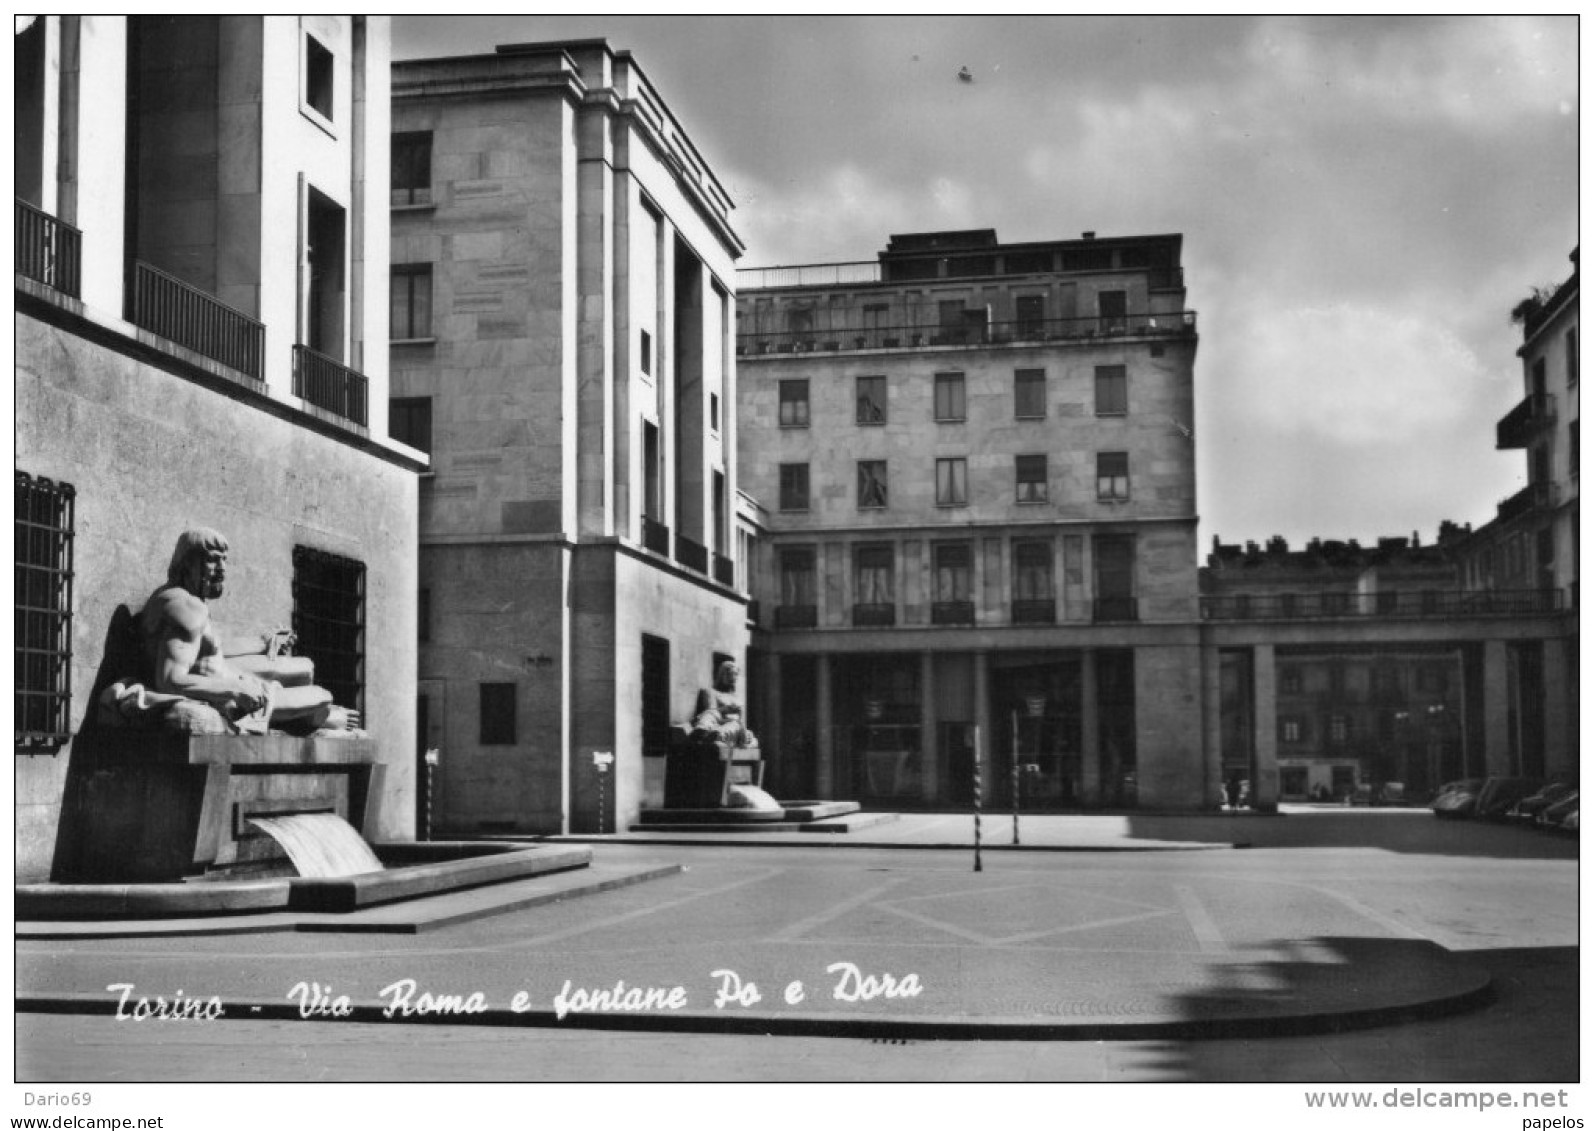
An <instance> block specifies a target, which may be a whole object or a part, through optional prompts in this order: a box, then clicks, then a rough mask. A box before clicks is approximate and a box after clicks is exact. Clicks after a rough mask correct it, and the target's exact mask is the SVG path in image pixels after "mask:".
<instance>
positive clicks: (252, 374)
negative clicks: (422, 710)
mask: <svg viewBox="0 0 1594 1131" xmlns="http://www.w3.org/2000/svg"><path fill="white" fill-rule="evenodd" d="M388 59H389V46H388V21H387V19H386V18H384V17H359V16H352V17H351V16H304V17H286V16H45V17H37V18H33V19H31V20H29V21H28V22H27V23H26V26H25V27H23V28H22V29H21V30H19V32H18V34H17V36H16V40H15V62H16V145H15V156H16V162H15V167H16V196H17V200H16V318H15V329H16V340H15V354H16V389H15V399H16V431H15V439H16V457H15V458H16V518H15V521H16V547H17V550H16V554H17V560H16V563H15V567H16V576H17V585H16V598H15V600H16V626H17V630H16V640H15V660H16V671H15V682H16V748H17V754H18V758H17V764H16V787H17V788H16V830H17V831H16V873H17V878H18V879H19V880H31V879H40V878H43V877H45V876H47V875H48V874H49V872H50V869H51V864H52V860H53V859H54V855H55V851H56V837H57V830H58V825H59V821H60V812H61V807H62V796H63V789H64V788H65V782H66V777H67V766H68V763H69V762H70V761H71V759H72V758H73V753H74V735H75V734H76V733H77V732H78V730H79V728H80V727H81V726H82V724H83V721H84V719H85V716H86V715H87V714H88V712H89V710H90V703H89V698H90V691H91V689H92V688H93V686H94V684H95V681H96V676H97V675H98V674H102V673H99V672H98V669H99V668H100V666H101V661H102V659H104V657H105V655H106V653H107V651H108V643H107V636H108V633H109V631H110V628H111V625H112V621H113V614H114V613H115V611H116V609H117V607H118V606H119V605H127V606H128V607H129V609H130V610H131V611H136V610H138V609H139V608H141V607H142V606H143V603H144V600H145V599H146V598H147V597H148V596H149V594H150V593H151V592H152V591H153V590H154V589H155V588H156V587H157V586H159V585H160V584H162V583H163V582H164V580H165V574H166V567H167V563H168V561H169V560H170V557H171V553H172V548H173V546H174V545H175V543H176V540H177V537H178V535H179V534H180V533H181V532H182V531H183V530H184V529H186V528H189V527H194V526H210V527H215V528H217V529H219V530H220V531H222V532H223V533H224V534H225V535H226V536H227V537H228V538H229V540H230V542H231V546H232V556H231V559H232V560H231V562H230V566H229V577H228V581H227V592H226V596H225V597H224V599H223V600H222V601H220V602H219V603H218V604H217V606H216V609H215V615H216V618H217V621H218V622H220V623H222V624H223V625H224V626H225V627H226V628H227V629H228V630H230V631H234V632H239V633H242V632H245V631H250V630H255V631H258V630H263V629H269V628H273V627H275V626H278V625H289V624H291V625H292V626H293V627H294V628H295V629H296V630H297V632H298V637H299V649H300V651H301V652H302V653H304V654H308V655H309V656H310V657H311V658H312V659H314V660H315V661H316V667H317V676H318V681H319V682H321V683H322V684H324V685H325V686H327V687H328V688H329V689H331V690H333V691H334V693H335V694H336V695H337V698H338V700H339V701H340V702H342V703H343V704H344V705H345V706H349V707H354V708H358V709H361V710H363V712H364V715H365V718H366V719H367V720H368V729H369V730H370V731H371V733H372V735H373V737H374V738H376V739H377V740H378V742H379V744H380V750H381V754H380V756H381V758H382V760H383V762H384V764H385V774H384V778H383V786H382V790H381V792H380V796H379V797H378V800H377V806H376V807H377V814H376V824H375V826H374V828H372V829H371V831H372V832H373V833H374V835H376V836H378V837H380V838H382V839H387V840H399V839H406V838H409V837H411V836H413V830H414V818H415V808H414V806H415V776H414V768H415V760H414V749H415V747H414V743H415V737H414V719H415V699H414V684H415V664H414V651H413V648H412V646H411V642H412V641H413V639H414V635H415V554H416V501H415V490H416V472H417V471H419V470H421V469H422V468H423V467H424V466H425V461H424V458H423V457H422V456H421V454H420V453H418V452H416V451H414V450H412V449H410V448H408V447H406V446H404V445H402V444H397V443H394V442H392V441H391V440H389V439H388V437H387V402H388V389H387V356H386V344H387V294H386V285H387V241H388V236H387V211H386V208H385V206H384V204H385V201H384V198H385V197H386V194H387V182H388V146H387V139H388V132H389V131H388V125H387V122H388V93H387V91H388V83H387V76H388ZM368 346H372V348H368ZM117 674H126V673H117Z"/></svg>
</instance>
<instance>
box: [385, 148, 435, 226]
mask: <svg viewBox="0 0 1594 1131" xmlns="http://www.w3.org/2000/svg"><path fill="white" fill-rule="evenodd" d="M389 202H390V203H392V204H393V205H395V206H398V207H404V206H406V205H417V204H430V203H432V134H431V131H430V130H416V131H414V132H411V133H401V134H394V135H393V183H392V186H391V190H390V195H389Z"/></svg>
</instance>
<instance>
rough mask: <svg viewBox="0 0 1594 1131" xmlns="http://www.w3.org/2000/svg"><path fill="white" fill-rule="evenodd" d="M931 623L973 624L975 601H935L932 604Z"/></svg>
mask: <svg viewBox="0 0 1594 1131" xmlns="http://www.w3.org/2000/svg"><path fill="white" fill-rule="evenodd" d="M930 623H931V624H973V623H974V602H973V601H934V602H931V604H930Z"/></svg>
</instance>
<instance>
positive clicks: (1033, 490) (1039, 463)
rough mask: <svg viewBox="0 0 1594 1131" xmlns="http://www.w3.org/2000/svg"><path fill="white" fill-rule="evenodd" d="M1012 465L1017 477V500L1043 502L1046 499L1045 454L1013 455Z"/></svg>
mask: <svg viewBox="0 0 1594 1131" xmlns="http://www.w3.org/2000/svg"><path fill="white" fill-rule="evenodd" d="M1013 467H1014V471H1015V474H1016V475H1017V478H1018V501H1019V502H1021V503H1044V502H1045V501H1046V456H1045V455H1031V456H1014V457H1013Z"/></svg>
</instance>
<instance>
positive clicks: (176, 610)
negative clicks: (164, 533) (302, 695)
mask: <svg viewBox="0 0 1594 1131" xmlns="http://www.w3.org/2000/svg"><path fill="white" fill-rule="evenodd" d="M204 638H205V615H204V606H203V604H201V603H200V602H199V601H197V600H196V599H194V598H192V597H186V598H174V599H170V600H168V601H167V602H166V604H165V607H164V608H163V609H162V610H161V618H160V638H159V640H158V642H157V646H156V651H155V690H156V691H163V692H166V693H167V694H170V695H182V696H185V697H186V698H189V699H198V700H199V701H201V702H203V703H209V704H211V705H213V706H217V707H231V706H237V707H239V708H241V709H243V710H245V711H252V710H255V709H257V708H258V707H259V706H260V705H261V704H263V703H264V702H265V689H264V688H263V687H262V686H261V685H260V681H259V680H257V679H253V678H252V677H250V678H247V679H243V680H240V679H239V678H238V677H237V676H232V677H226V676H211V675H199V674H197V673H196V672H195V671H194V665H195V663H196V662H197V661H198V660H199V653H200V645H201V644H202V643H203V642H204Z"/></svg>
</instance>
